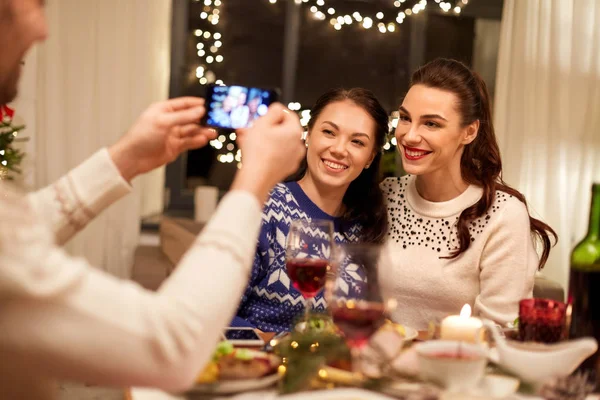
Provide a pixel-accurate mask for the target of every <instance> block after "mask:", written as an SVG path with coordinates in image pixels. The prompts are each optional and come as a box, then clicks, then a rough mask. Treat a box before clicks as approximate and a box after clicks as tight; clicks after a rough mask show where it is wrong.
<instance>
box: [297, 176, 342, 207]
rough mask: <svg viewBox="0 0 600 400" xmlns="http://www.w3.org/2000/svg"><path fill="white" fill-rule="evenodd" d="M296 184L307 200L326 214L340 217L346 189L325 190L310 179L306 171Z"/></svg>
mask: <svg viewBox="0 0 600 400" xmlns="http://www.w3.org/2000/svg"><path fill="white" fill-rule="evenodd" d="M298 184H299V185H300V187H301V188H302V190H303V191H304V193H306V195H307V196H308V198H309V199H310V200H311V201H312V202H313V203H315V204H316V205H317V207H319V208H320V209H321V210H323V211H324V212H325V213H326V214H328V215H331V216H334V217H338V216H340V215H342V210H343V204H342V200H343V199H344V194H346V189H347V188H348V187H342V188H339V189H338V188H335V189H332V188H330V187H328V188H325V187H323V185H319V184H318V183H316V182H315V181H314V179H312V177H311V176H310V173H309V172H308V171H307V172H306V174H305V175H304V176H303V177H302V178H301V179H300V180H299V181H298Z"/></svg>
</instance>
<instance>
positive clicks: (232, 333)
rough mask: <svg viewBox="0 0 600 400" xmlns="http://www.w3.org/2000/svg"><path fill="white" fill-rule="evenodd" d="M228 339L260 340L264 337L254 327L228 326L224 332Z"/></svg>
mask: <svg viewBox="0 0 600 400" xmlns="http://www.w3.org/2000/svg"><path fill="white" fill-rule="evenodd" d="M224 336H225V339H227V340H259V341H262V338H261V337H260V336H258V334H257V333H256V332H255V331H254V329H240V328H228V329H225V332H224Z"/></svg>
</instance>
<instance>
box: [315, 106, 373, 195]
mask: <svg viewBox="0 0 600 400" xmlns="http://www.w3.org/2000/svg"><path fill="white" fill-rule="evenodd" d="M375 134H376V124H375V121H374V120H373V118H372V117H371V116H370V115H369V113H367V112H366V111H365V110H364V109H363V108H361V107H359V106H358V105H356V104H355V103H354V102H352V101H350V100H343V101H337V102H333V103H331V104H329V105H327V106H326V107H325V108H324V109H323V111H322V112H321V113H320V114H319V116H318V118H317V120H316V121H315V123H314V125H312V128H311V130H310V132H309V135H308V143H309V145H308V150H307V154H306V159H307V164H308V170H307V172H306V178H308V179H311V180H312V181H313V182H314V184H315V185H316V186H320V187H325V188H331V189H342V188H343V189H344V190H345V189H346V188H347V187H348V186H349V185H350V183H351V182H352V181H353V180H355V179H356V178H357V177H358V176H359V175H360V173H361V172H362V171H363V169H364V168H365V167H366V166H367V165H369V164H370V163H371V162H372V161H373V158H374V157H375V151H374V149H375Z"/></svg>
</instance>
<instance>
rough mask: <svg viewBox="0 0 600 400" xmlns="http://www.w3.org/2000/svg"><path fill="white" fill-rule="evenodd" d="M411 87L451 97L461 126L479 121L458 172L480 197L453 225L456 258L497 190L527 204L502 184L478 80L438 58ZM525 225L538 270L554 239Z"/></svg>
mask: <svg viewBox="0 0 600 400" xmlns="http://www.w3.org/2000/svg"><path fill="white" fill-rule="evenodd" d="M413 85H424V86H427V87H430V88H436V89H440V90H444V91H447V92H450V93H453V94H454V95H455V96H456V98H457V100H458V105H457V111H458V112H459V114H460V115H461V119H462V125H463V126H467V125H469V124H471V123H472V122H474V121H477V120H479V131H478V133H477V137H476V138H475V140H474V141H473V142H471V143H470V144H468V145H466V146H465V148H464V151H463V154H462V157H461V159H460V170H461V175H462V178H463V179H464V180H465V181H466V182H468V183H470V184H475V185H478V186H481V187H482V188H483V195H482V197H481V199H480V200H479V201H478V202H477V203H475V204H473V205H472V206H471V207H469V208H467V209H465V210H463V212H462V213H461V214H460V217H459V219H458V222H457V228H458V238H459V248H458V249H457V250H456V251H455V252H453V253H452V255H451V257H448V258H456V257H458V256H459V255H460V254H461V253H464V252H465V251H466V250H467V249H468V248H469V246H470V245H471V238H470V234H469V223H470V222H471V221H473V220H474V219H476V218H479V217H481V216H482V215H483V214H485V213H486V212H487V211H488V210H489V208H490V207H491V206H492V203H493V201H494V198H495V195H496V191H497V190H499V191H501V192H505V193H507V194H509V195H511V196H514V197H516V198H517V199H519V200H520V201H521V202H523V204H525V207H527V201H526V200H525V196H523V194H521V193H520V192H519V191H517V190H515V189H513V188H511V187H510V186H508V185H507V184H506V183H505V182H504V181H503V180H502V160H501V159H500V149H499V148H498V142H497V141H496V134H495V133H494V125H493V124H492V112H491V107H490V96H489V94H488V90H487V86H486V84H485V82H484V81H483V79H482V78H481V76H479V74H477V73H476V72H474V71H472V70H471V69H470V68H469V67H467V66H466V65H464V64H463V63H461V62H459V61H456V60H450V59H444V58H439V59H436V60H434V61H431V62H429V63H428V64H425V65H424V66H422V67H421V68H419V69H418V70H417V71H416V72H415V73H414V74H413V76H412V79H411V83H410V86H411V87H412V86H413ZM528 212H529V209H528ZM529 224H530V226H531V233H532V235H534V236H535V237H536V238H537V239H538V240H539V241H540V242H541V243H542V247H543V251H542V255H541V257H540V262H539V265H538V267H539V269H542V268H543V267H544V264H546V261H547V260H548V255H549V254H550V248H551V247H552V243H551V240H550V237H551V236H552V237H554V242H555V243H556V241H557V240H558V236H557V235H556V232H555V231H554V230H553V229H552V228H551V227H550V226H548V225H547V224H545V223H543V222H542V221H540V220H538V219H535V218H533V217H532V216H531V215H530V216H529Z"/></svg>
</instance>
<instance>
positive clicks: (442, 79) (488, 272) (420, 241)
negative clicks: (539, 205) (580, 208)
mask: <svg viewBox="0 0 600 400" xmlns="http://www.w3.org/2000/svg"><path fill="white" fill-rule="evenodd" d="M399 112H400V118H399V122H398V126H397V128H396V140H397V143H398V151H399V152H400V154H401V156H402V164H403V167H404V169H405V170H406V172H408V173H409V174H410V175H409V176H405V177H402V178H390V179H387V180H385V181H384V183H383V184H382V188H383V191H384V195H385V196H386V199H387V207H388V217H389V223H390V229H389V235H388V243H389V245H390V248H391V251H392V252H393V257H392V259H393V265H391V266H390V268H389V269H388V270H387V271H386V277H385V279H383V280H382V282H383V285H384V289H385V290H386V291H387V292H388V293H390V294H391V295H393V296H394V297H395V298H396V299H397V300H398V307H397V311H396V313H395V315H394V319H395V320H397V321H398V322H400V323H404V324H406V325H409V326H413V327H415V328H418V329H425V328H427V326H428V323H429V322H439V321H440V320H441V319H442V318H444V317H445V316H447V315H450V314H458V313H459V312H460V310H461V308H462V306H463V305H464V304H470V305H471V306H472V307H473V310H474V313H475V314H476V315H478V316H480V317H484V318H489V319H491V320H493V321H495V322H497V323H500V324H505V323H507V322H512V321H513V320H514V319H515V318H516V317H517V315H518V302H519V300H521V299H522V298H526V297H531V296H532V291H533V283H534V276H535V272H536V270H538V268H542V267H543V266H544V263H545V262H546V260H547V258H548V254H549V251H550V247H551V242H550V236H554V238H555V239H556V234H555V233H554V231H553V230H552V229H551V228H550V227H549V226H548V225H546V224H544V223H543V222H541V221H539V220H537V219H535V218H533V217H531V216H530V215H529V213H528V210H527V203H526V201H525V198H524V197H523V195H522V194H521V193H519V192H518V191H516V190H515V189H513V188H511V187H509V186H508V185H507V184H506V183H504V182H503V181H502V178H501V172H502V162H501V160H500V152H499V149H498V144H497V142H496V137H495V134H494V127H493V125H492V117H491V111H490V102H489V95H488V92H487V89H486V86H485V83H484V82H483V80H482V79H481V77H480V76H479V75H477V74H476V73H475V72H473V71H471V70H470V69H469V68H468V67H466V66H465V65H463V64H461V63H460V62H458V61H454V60H446V59H438V60H435V61H432V62H430V63H428V64H426V65H425V66H423V67H421V68H420V69H419V70H417V71H416V72H415V73H414V74H413V76H412V81H411V84H410V89H409V91H408V93H407V95H406V97H405V98H404V101H403V102H402V105H401V106H400V108H399ZM535 239H538V240H539V241H540V242H541V248H542V253H541V257H538V254H537V253H536V245H535Z"/></svg>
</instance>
